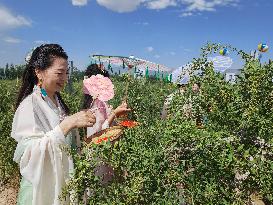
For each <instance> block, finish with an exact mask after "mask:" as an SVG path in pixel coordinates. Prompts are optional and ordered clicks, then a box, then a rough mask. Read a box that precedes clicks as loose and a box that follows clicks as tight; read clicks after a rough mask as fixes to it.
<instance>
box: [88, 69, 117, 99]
mask: <svg viewBox="0 0 273 205" xmlns="http://www.w3.org/2000/svg"><path fill="white" fill-rule="evenodd" d="M83 92H84V94H88V95H91V96H92V97H93V98H97V99H99V100H101V101H104V102H107V101H108V100H111V99H112V98H113V97H114V85H113V83H112V81H111V80H110V79H109V78H107V77H104V76H103V75H100V74H98V75H92V76H91V77H90V78H87V79H85V80H83Z"/></svg>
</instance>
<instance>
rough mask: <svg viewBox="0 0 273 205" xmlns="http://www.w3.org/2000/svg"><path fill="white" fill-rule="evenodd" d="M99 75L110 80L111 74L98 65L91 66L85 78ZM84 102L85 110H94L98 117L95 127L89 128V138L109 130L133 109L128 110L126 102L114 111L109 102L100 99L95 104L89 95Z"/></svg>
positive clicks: (85, 96)
mask: <svg viewBox="0 0 273 205" xmlns="http://www.w3.org/2000/svg"><path fill="white" fill-rule="evenodd" d="M98 74H100V75H103V76H104V77H108V78H109V73H108V72H107V71H106V70H104V69H100V68H99V66H98V65H97V64H91V65H89V66H88V67H87V69H86V71H85V76H87V77H88V78H90V77H91V76H92V75H98ZM83 101H84V103H83V109H91V110H94V113H95V116H96V123H95V124H94V126H92V127H88V128H87V136H88V137H90V136H91V135H93V134H95V133H97V132H99V131H101V130H104V129H106V128H109V127H110V126H111V125H112V124H113V121H114V119H115V118H116V117H118V116H120V115H123V114H126V113H128V112H130V111H131V109H129V108H127V103H125V102H124V103H122V104H121V105H119V106H118V107H117V108H116V109H114V110H113V109H112V107H111V106H109V105H108V103H107V102H103V101H100V100H99V99H95V100H94V102H93V98H92V96H91V95H89V94H84V100H83ZM92 102H93V103H92Z"/></svg>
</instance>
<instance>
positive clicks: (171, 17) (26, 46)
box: [0, 0, 273, 69]
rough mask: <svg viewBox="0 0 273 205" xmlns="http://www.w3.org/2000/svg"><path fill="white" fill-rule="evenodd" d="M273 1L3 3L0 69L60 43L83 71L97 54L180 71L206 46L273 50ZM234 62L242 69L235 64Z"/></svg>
mask: <svg viewBox="0 0 273 205" xmlns="http://www.w3.org/2000/svg"><path fill="white" fill-rule="evenodd" d="M272 11H273V0H256V1H255V0H57V1H56V0H43V1H42V0H35V1H34V0H33V1H30V0H0V66H4V65H5V64H6V63H14V64H19V63H23V62H24V58H25V56H26V54H27V52H28V51H29V50H30V49H31V48H33V47H35V46H38V45H40V44H41V43H46V42H49V43H59V44H61V45H62V46H63V48H64V49H65V50H66V52H67V53H68V55H69V57H70V60H73V61H74V64H75V65H76V66H77V67H79V68H80V69H83V68H84V67H85V66H86V65H87V64H88V63H89V61H90V60H89V55H90V54H105V55H124V56H129V55H131V54H133V55H134V56H136V57H139V58H144V59H147V60H150V61H153V62H156V63H160V64H164V65H166V66H168V67H171V68H177V67H178V66H181V65H183V64H185V63H187V62H189V61H191V60H192V58H194V57H198V56H199V53H200V48H201V47H202V46H203V45H204V44H205V43H206V42H207V41H211V42H215V43H225V44H231V45H232V46H234V47H237V48H239V49H243V50H245V51H247V52H250V50H252V49H256V47H257V45H258V43H260V42H265V43H267V44H268V45H269V46H271V47H270V49H269V51H268V52H267V53H265V54H263V60H264V61H267V60H268V59H269V58H270V59H272V57H273V52H272V45H273V27H272V25H273V24H272V22H273V12H272ZM234 61H235V62H236V63H235V65H239V63H238V60H237V59H234Z"/></svg>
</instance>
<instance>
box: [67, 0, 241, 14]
mask: <svg viewBox="0 0 273 205" xmlns="http://www.w3.org/2000/svg"><path fill="white" fill-rule="evenodd" d="M96 1H97V3H98V4H99V5H101V6H104V7H106V8H107V9H109V10H112V11H115V12H119V13H124V12H132V11H135V10H136V9H138V8H139V7H140V6H143V7H146V8H148V9H157V10H159V9H165V8H167V7H170V6H173V7H180V8H182V9H183V13H182V14H181V16H182V17H188V16H192V15H195V14H196V13H198V12H203V11H215V10H216V7H221V6H235V5H237V3H238V2H239V1H240V0H96ZM87 3H88V0H72V4H73V5H76V6H84V5H86V4H87Z"/></svg>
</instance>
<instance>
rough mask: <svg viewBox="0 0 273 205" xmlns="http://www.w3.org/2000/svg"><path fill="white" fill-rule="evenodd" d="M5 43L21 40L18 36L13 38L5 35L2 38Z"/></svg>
mask: <svg viewBox="0 0 273 205" xmlns="http://www.w3.org/2000/svg"><path fill="white" fill-rule="evenodd" d="M3 40H4V41H5V42H7V43H14V44H15V43H21V40H20V39H18V38H13V37H6V38H4V39H3Z"/></svg>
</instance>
